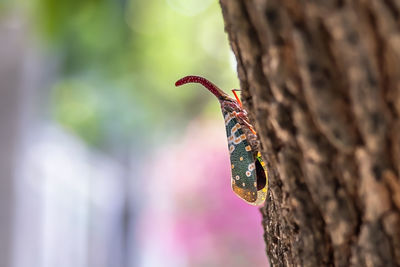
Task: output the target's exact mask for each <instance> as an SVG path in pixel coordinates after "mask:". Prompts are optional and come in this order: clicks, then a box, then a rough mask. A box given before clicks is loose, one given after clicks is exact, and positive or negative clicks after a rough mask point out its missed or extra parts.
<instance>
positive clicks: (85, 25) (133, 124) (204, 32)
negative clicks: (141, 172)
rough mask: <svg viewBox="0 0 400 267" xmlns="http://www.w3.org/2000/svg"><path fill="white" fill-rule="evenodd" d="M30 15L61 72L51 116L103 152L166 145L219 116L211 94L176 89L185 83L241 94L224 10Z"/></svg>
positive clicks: (154, 7) (89, 8) (75, 9)
mask: <svg viewBox="0 0 400 267" xmlns="http://www.w3.org/2000/svg"><path fill="white" fill-rule="evenodd" d="M25 8H26V9H25V10H26V11H27V13H28V14H29V17H30V19H31V20H32V21H33V24H32V25H33V26H32V27H33V30H34V32H35V36H36V38H35V39H37V40H40V42H41V43H42V44H43V45H44V46H45V49H46V50H48V51H51V53H52V54H55V55H56V57H57V58H58V60H59V64H60V66H59V67H60V73H59V77H57V79H56V82H55V83H54V84H53V85H52V88H51V92H52V97H51V107H52V108H51V113H52V115H53V117H54V119H55V120H57V121H58V122H59V123H60V124H62V125H63V126H64V127H66V128H67V129H69V130H70V131H72V132H74V133H75V134H77V135H78V136H80V137H82V138H83V139H84V140H85V141H86V142H87V143H89V144H91V145H93V146H96V147H102V146H108V145H112V144H113V143H115V142H116V141H115V140H118V142H119V143H121V144H124V143H127V142H138V140H141V141H140V142H141V143H142V142H143V140H150V139H151V138H152V137H154V138H153V139H157V140H158V137H159V136H163V135H165V134H166V133H179V131H180V129H181V128H182V126H183V125H184V124H185V122H186V121H187V120H188V119H190V118H191V117H193V116H197V115H198V114H201V113H206V114H210V113H212V114H214V113H215V112H217V110H218V104H217V103H216V101H215V99H212V96H211V95H210V94H207V93H206V92H205V91H204V90H203V89H198V88H194V86H187V87H188V88H176V87H175V86H174V82H175V81H176V80H177V79H179V78H181V77H182V76H185V75H189V74H197V75H202V76H205V77H207V78H208V79H210V80H212V81H213V82H214V83H216V84H218V85H220V86H221V88H223V89H225V90H227V89H230V88H233V87H236V88H237V79H236V78H235V74H234V68H232V64H234V63H232V62H230V61H232V60H230V48H229V46H228V41H227V37H226V34H225V33H224V27H223V20H222V15H221V11H220V7H219V6H218V3H217V1H212V0H204V1H195V0H32V1H31V2H30V3H29V4H27V5H26V7H25ZM209 100H211V101H210V105H209V108H206V109H207V110H211V111H210V112H207V111H205V108H204V107H207V106H208V105H206V103H208V101H209Z"/></svg>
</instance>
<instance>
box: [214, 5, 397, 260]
mask: <svg viewBox="0 0 400 267" xmlns="http://www.w3.org/2000/svg"><path fill="white" fill-rule="evenodd" d="M220 3H221V7H222V12H223V16H224V20H225V29H226V32H227V33H228V36H229V41H230V44H231V46H232V49H233V51H234V53H235V55H236V59H237V63H238V66H237V68H238V75H239V79H240V83H241V89H242V99H243V100H244V105H245V107H246V108H247V110H248V111H249V114H250V117H251V119H252V121H253V123H254V124H255V127H256V129H257V131H258V134H259V137H260V141H261V144H262V147H263V155H264V157H265V158H266V159H267V161H268V168H269V182H270V187H269V196H268V200H267V202H266V204H265V206H264V207H263V208H262V209H261V211H262V213H263V226H264V229H265V241H266V248H267V249H266V250H267V255H268V256H269V258H270V262H271V265H272V266H292V265H295V266H400V179H399V172H400V120H399V115H400V34H399V29H400V22H399V21H400V2H399V1H396V0H384V1H376V0H353V1H345V0H337V1H332V0H331V1H328V0H326V1H302V0H237V1H232V0H220Z"/></svg>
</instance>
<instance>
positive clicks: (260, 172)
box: [255, 159, 267, 190]
mask: <svg viewBox="0 0 400 267" xmlns="http://www.w3.org/2000/svg"><path fill="white" fill-rule="evenodd" d="M255 165H256V174H257V190H261V189H263V188H264V187H265V186H266V184H267V177H266V176H265V171H264V168H263V166H262V165H261V162H260V161H259V160H258V159H256V161H255Z"/></svg>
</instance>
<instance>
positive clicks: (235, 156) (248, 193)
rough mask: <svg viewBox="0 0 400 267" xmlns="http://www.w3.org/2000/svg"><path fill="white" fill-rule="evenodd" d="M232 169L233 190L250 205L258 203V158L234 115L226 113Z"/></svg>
mask: <svg viewBox="0 0 400 267" xmlns="http://www.w3.org/2000/svg"><path fill="white" fill-rule="evenodd" d="M224 117H225V127H226V134H227V136H228V148H229V153H230V160H231V169H232V189H233V191H234V192H235V193H236V195H238V196H239V197H240V198H242V199H243V200H245V201H246V202H248V203H250V204H254V203H255V202H256V201H257V197H258V193H257V173H256V166H255V165H256V160H257V159H256V158H255V157H254V155H253V152H252V150H251V147H250V145H249V142H248V141H247V138H246V135H245V134H244V132H243V129H242V127H241V125H240V124H239V121H238V119H237V118H236V116H235V115H234V114H233V113H228V112H226V113H224Z"/></svg>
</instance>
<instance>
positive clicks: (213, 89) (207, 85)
mask: <svg viewBox="0 0 400 267" xmlns="http://www.w3.org/2000/svg"><path fill="white" fill-rule="evenodd" d="M186 83H200V84H201V85H203V86H204V87H205V88H207V89H208V90H209V91H210V92H211V93H213V94H214V95H215V96H216V97H217V98H218V99H219V100H224V99H226V98H227V97H229V95H227V94H226V93H225V92H224V91H222V90H221V89H219V88H218V87H217V86H216V85H215V84H213V83H212V82H210V81H209V80H207V79H205V78H203V77H200V76H194V75H191V76H186V77H183V78H182V79H179V80H178V81H177V82H176V83H175V86H181V85H183V84H186Z"/></svg>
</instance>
